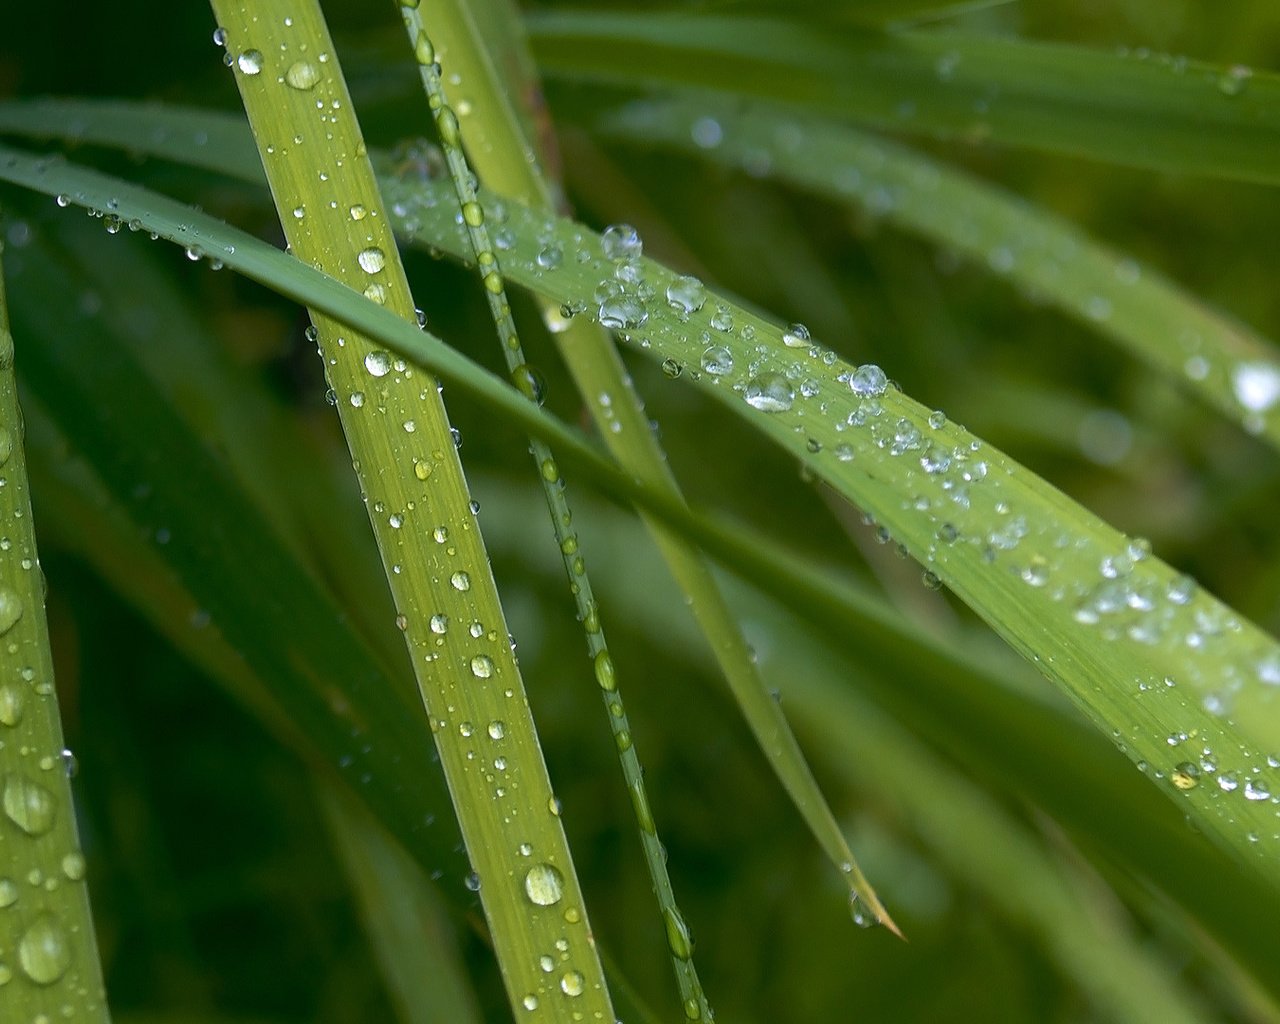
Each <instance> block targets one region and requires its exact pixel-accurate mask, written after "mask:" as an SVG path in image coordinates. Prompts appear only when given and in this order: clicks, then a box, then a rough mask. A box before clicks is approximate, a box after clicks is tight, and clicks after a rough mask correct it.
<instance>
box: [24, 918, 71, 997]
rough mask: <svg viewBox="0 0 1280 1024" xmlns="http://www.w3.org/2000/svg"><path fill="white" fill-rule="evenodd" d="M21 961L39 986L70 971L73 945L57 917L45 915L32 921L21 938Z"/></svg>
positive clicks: (51, 981) (25, 970)
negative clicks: (68, 941) (68, 940)
mask: <svg viewBox="0 0 1280 1024" xmlns="http://www.w3.org/2000/svg"><path fill="white" fill-rule="evenodd" d="M18 963H19V964H20V965H21V967H22V973H23V974H25V975H26V976H27V977H28V978H30V979H31V980H32V981H33V982H35V984H37V985H52V984H53V983H54V982H56V981H57V980H58V979H59V978H61V977H62V976H63V975H64V974H66V973H67V968H68V967H70V966H71V948H70V946H68V944H67V937H66V934H65V933H64V932H63V928H62V925H61V924H60V923H59V922H58V919H57V918H56V917H54V916H53V915H52V914H42V915H41V916H40V917H37V918H36V919H35V920H34V921H32V922H31V925H30V926H29V927H28V928H27V930H26V931H25V932H23V933H22V938H21V939H19V940H18Z"/></svg>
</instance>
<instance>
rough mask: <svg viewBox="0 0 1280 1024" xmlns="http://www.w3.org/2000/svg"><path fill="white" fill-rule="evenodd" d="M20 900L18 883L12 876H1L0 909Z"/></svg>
mask: <svg viewBox="0 0 1280 1024" xmlns="http://www.w3.org/2000/svg"><path fill="white" fill-rule="evenodd" d="M17 902H18V885H17V883H16V882H15V881H14V880H13V879H12V878H0V910H3V909H4V908H6V907H11V906H13V905H14V904H15V903H17Z"/></svg>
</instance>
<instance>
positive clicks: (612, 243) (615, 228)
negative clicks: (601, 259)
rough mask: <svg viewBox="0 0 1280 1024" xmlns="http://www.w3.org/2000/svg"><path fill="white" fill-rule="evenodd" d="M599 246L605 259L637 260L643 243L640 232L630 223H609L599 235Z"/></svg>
mask: <svg viewBox="0 0 1280 1024" xmlns="http://www.w3.org/2000/svg"><path fill="white" fill-rule="evenodd" d="M600 248H601V250H603V252H604V255H605V259H610V260H638V259H639V258H640V254H641V252H643V251H644V245H643V243H642V242H641V241H640V234H639V232H638V231H636V229H635V228H633V227H632V226H631V225H630V224H611V225H610V226H609V227H607V228H605V229H604V234H602V235H601V236H600Z"/></svg>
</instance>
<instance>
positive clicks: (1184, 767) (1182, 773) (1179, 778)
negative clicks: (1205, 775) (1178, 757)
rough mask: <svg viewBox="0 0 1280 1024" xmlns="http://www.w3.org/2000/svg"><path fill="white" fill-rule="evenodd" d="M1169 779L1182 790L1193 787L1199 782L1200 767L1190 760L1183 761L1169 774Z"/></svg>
mask: <svg viewBox="0 0 1280 1024" xmlns="http://www.w3.org/2000/svg"><path fill="white" fill-rule="evenodd" d="M1169 781H1170V782H1172V783H1173V784H1174V786H1175V787H1176V788H1177V789H1181V790H1183V791H1184V792H1185V791H1186V790H1189V789H1195V788H1196V786H1198V785H1199V784H1200V767H1199V766H1198V765H1196V764H1193V763H1192V762H1190V761H1183V762H1182V763H1181V764H1179V765H1178V766H1177V767H1175V768H1174V769H1173V771H1172V772H1171V773H1170V774H1169Z"/></svg>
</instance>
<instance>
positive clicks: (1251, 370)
mask: <svg viewBox="0 0 1280 1024" xmlns="http://www.w3.org/2000/svg"><path fill="white" fill-rule="evenodd" d="M706 118H710V119H711V120H712V121H713V122H714V125H715V127H716V143H715V145H713V146H701V145H698V144H697V143H696V142H695V141H694V138H695V132H694V128H695V126H697V125H699V124H703V125H705V124H706V121H704V119H706ZM599 124H600V129H601V131H602V132H603V134H604V135H605V136H606V137H611V138H615V139H619V138H625V139H632V140H636V141H643V142H644V143H646V144H656V145H659V146H664V147H673V148H675V149H678V150H680V151H681V152H684V153H691V154H696V155H698V156H700V157H702V158H703V159H708V160H712V161H715V162H716V163H720V164H724V165H727V166H730V167H739V168H741V167H745V166H748V165H749V166H752V167H755V168H758V167H760V166H762V165H765V164H767V166H768V168H769V170H768V175H769V177H771V178H775V179H776V180H778V181H783V182H786V183H788V184H791V185H796V186H798V187H800V188H804V189H807V190H809V191H811V192H813V193H815V194H817V195H821V196H823V197H825V198H828V199H831V200H833V201H835V202H840V203H849V204H854V205H856V206H858V207H859V208H861V209H864V210H867V211H869V212H870V213H872V214H874V215H876V216H879V217H883V218H884V219H885V220H886V221H888V222H889V223H891V224H895V225H897V226H899V227H901V228H904V229H906V230H908V231H911V232H913V233H915V234H918V235H921V236H922V237H924V238H927V239H929V240H930V241H933V242H937V243H939V244H941V245H943V246H945V247H947V248H948V249H949V250H951V251H954V252H956V253H960V254H963V255H965V256H967V257H969V258H970V259H971V260H972V261H973V262H974V263H975V264H976V265H978V266H981V267H984V268H987V269H989V270H990V271H991V272H992V273H994V274H996V275H997V276H999V277H1002V278H1005V279H1007V280H1008V281H1009V282H1010V283H1011V284H1015V285H1017V286H1019V287H1021V288H1023V289H1026V290H1027V291H1028V292H1029V293H1031V294H1034V295H1036V296H1038V297H1041V298H1042V299H1043V300H1044V301H1046V302H1049V303H1052V304H1053V305H1055V306H1057V307H1058V308H1059V309H1061V310H1062V311H1063V312H1065V313H1066V314H1067V315H1069V316H1071V317H1074V318H1075V319H1077V320H1079V321H1080V322H1081V323H1083V324H1085V325H1086V326H1088V327H1089V328H1091V329H1093V330H1096V331H1097V332H1099V333H1100V334H1102V335H1103V336H1104V337H1106V338H1109V339H1110V340H1112V341H1115V342H1117V343H1118V344H1120V345H1121V346H1122V347H1124V348H1125V349H1126V350H1127V351H1129V352H1131V353H1132V354H1133V355H1135V356H1137V357H1138V358H1139V359H1142V360H1143V361H1144V362H1146V363H1147V364H1148V365H1150V366H1151V367H1153V368H1154V369H1155V370H1157V371H1158V372H1160V373H1162V374H1164V375H1165V376H1166V377H1168V378H1169V379H1171V380H1174V381H1178V382H1180V383H1181V384H1182V385H1183V386H1184V387H1185V388H1186V389H1187V390H1189V391H1191V392H1192V393H1194V394H1195V395H1197V396H1198V397H1200V398H1201V399H1203V400H1204V401H1206V402H1208V403H1209V404H1211V405H1213V406H1214V407H1216V408H1217V409H1218V410H1219V411H1220V412H1222V413H1223V414H1224V415H1226V416H1227V417H1229V418H1230V419H1232V420H1234V421H1236V422H1237V423H1239V424H1240V425H1241V426H1243V427H1244V429H1246V430H1247V431H1249V432H1250V433H1252V434H1257V435H1259V436H1262V437H1264V438H1266V440H1267V441H1268V442H1269V443H1270V444H1271V445H1272V446H1274V447H1277V448H1280V354H1278V353H1277V350H1276V347H1275V345H1274V343H1272V342H1271V341H1270V340H1269V339H1267V338H1264V337H1261V336H1260V335H1259V334H1257V333H1256V332H1255V331H1253V330H1251V329H1250V328H1248V327H1246V326H1244V325H1242V324H1239V323H1237V322H1235V321H1233V320H1231V319H1230V318H1229V317H1227V316H1224V315H1223V314H1222V313H1219V312H1217V311H1216V310H1214V309H1211V308H1210V307H1208V306H1206V305H1205V304H1204V303H1202V302H1200V301H1199V300H1198V299H1196V298H1195V297H1194V296H1193V295H1191V294H1190V293H1188V292H1187V291H1185V290H1183V289H1182V288H1180V287H1179V286H1178V285H1176V284H1174V283H1173V282H1172V281H1170V280H1169V279H1168V278H1166V277H1164V276H1163V275H1162V274H1161V273H1160V272H1159V271H1158V270H1156V269H1154V268H1152V267H1148V266H1143V265H1141V264H1139V263H1138V262H1137V261H1136V260H1134V259H1132V258H1130V257H1128V256H1126V255H1124V254H1123V253H1121V252H1117V251H1115V250H1113V249H1111V248H1109V247H1108V246H1105V245H1103V244H1101V243H1099V242H1097V241H1095V240H1094V239H1092V238H1091V237H1090V236H1089V235H1088V234H1086V233H1085V232H1083V231H1081V230H1080V229H1079V228H1077V227H1075V226H1074V225H1072V224H1071V223H1069V222H1068V221H1066V220H1064V219H1062V218H1060V217H1057V216H1055V215H1053V214H1052V213H1049V212H1048V211H1046V210H1043V209H1041V208H1039V207H1037V206H1034V205H1032V204H1031V203H1027V202H1025V201H1023V200H1021V199H1019V198H1017V197H1016V196H1014V195H1011V194H1010V193H1008V192H1005V191H1004V190H1003V189H1000V188H997V187H995V186H992V185H988V184H986V183H985V182H982V181H980V180H978V179H977V178H975V177H973V176H972V175H969V174H966V173H964V172H963V171H959V170H954V169H952V168H949V167H947V166H946V165H945V164H942V163H940V162H938V161H936V160H931V159H929V158H928V157H926V156H924V155H922V154H918V153H913V152H912V151H911V150H909V149H907V148H905V147H903V146H899V145H896V144H894V143H892V142H889V141H887V140H883V139H879V138H875V137H873V136H869V135H866V134H863V133H861V132H858V131H855V130H854V129H851V128H847V127H845V126H843V125H841V124H837V123H833V122H830V121H805V120H800V119H797V118H795V117H793V116H790V115H788V114H786V113H784V112H781V111H779V110H777V109H775V108H769V107H766V106H750V107H743V106H741V105H740V104H734V105H729V104H715V103H708V102H707V101H706V100H705V99H701V98H695V97H678V98H673V99H671V100H663V101H657V102H645V103H636V104H632V105H630V106H627V107H625V108H623V109H621V110H618V111H616V112H614V113H611V114H607V115H605V116H604V117H603V118H601V120H600V122H599Z"/></svg>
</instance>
